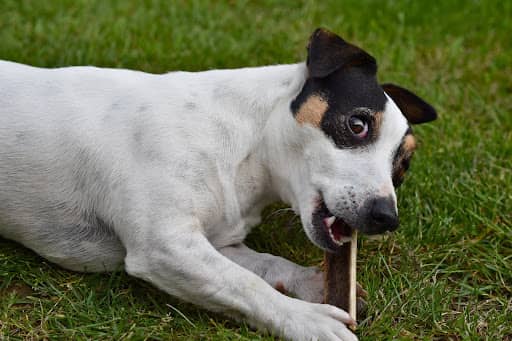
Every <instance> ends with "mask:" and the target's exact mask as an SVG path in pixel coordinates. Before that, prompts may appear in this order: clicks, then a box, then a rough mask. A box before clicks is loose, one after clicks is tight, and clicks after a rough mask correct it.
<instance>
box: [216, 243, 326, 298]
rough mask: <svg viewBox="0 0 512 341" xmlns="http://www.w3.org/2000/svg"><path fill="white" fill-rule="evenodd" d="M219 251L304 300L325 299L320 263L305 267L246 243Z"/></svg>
mask: <svg viewBox="0 0 512 341" xmlns="http://www.w3.org/2000/svg"><path fill="white" fill-rule="evenodd" d="M219 251H220V252H221V253H222V254H223V255H225V256H226V257H228V258H229V259H231V260H232V261H233V262H235V263H237V264H239V265H241V266H243V267H244V268H246V269H248V270H250V271H252V272H254V273H255V274H257V275H258V276H260V277H261V278H263V279H264V280H265V281H266V282H267V283H269V284H270V285H272V286H273V287H274V288H276V289H277V290H279V291H282V292H284V293H287V294H292V295H293V296H296V297H298V298H300V299H301V300H304V301H309V302H314V303H321V302H322V301H323V296H324V294H323V290H324V279H323V273H322V272H321V271H320V269H319V268H317V267H303V266H300V265H298V264H295V263H293V262H290V261H289V260H286V259H284V258H281V257H278V256H274V255H271V254H269V253H259V252H256V251H254V250H252V249H250V248H248V247H247V246H246V245H245V244H237V245H233V246H228V247H224V248H222V249H220V250H219Z"/></svg>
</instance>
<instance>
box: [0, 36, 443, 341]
mask: <svg viewBox="0 0 512 341" xmlns="http://www.w3.org/2000/svg"><path fill="white" fill-rule="evenodd" d="M376 69H377V67H376V63H375V60H374V59H373V58H372V57H371V56H370V55H368V54H367V53H366V52H364V51H363V50H361V49H359V48H357V47H355V46H353V45H350V44H348V43H346V42H345V41H344V40H342V39H341V38H340V37H338V36H336V35H335V34H333V33H330V32H328V31H325V30H321V29H319V30H317V31H315V32H314V33H313V35H312V37H311V39H310V42H309V46H308V60H307V62H306V63H299V64H293V65H277V66H265V67H257V68H244V69H237V70H213V71H206V72H198V73H189V72H171V73H167V74H163V75H154V74H147V73H142V72H137V71H129V70H117V69H100V68H94V67H68V68H59V69H51V70H50V69H41V68H35V67H30V66H25V65H20V64H16V63H12V62H0V221H1V226H0V234H1V235H2V236H3V237H5V238H9V239H12V240H15V241H18V242H20V243H22V244H23V245H25V246H27V247H28V248H30V249H32V250H34V251H36V252H37V253H38V254H40V255H41V256H43V257H45V258H47V259H48V260H50V261H52V262H54V263H56V264H59V265H60V266H62V267H64V268H67V269H71V270H76V271H110V270H115V269H119V268H122V267H123V266H124V269H126V271H127V272H128V273H129V274H131V275H133V276H136V277H139V278H142V279H144V280H146V281H148V282H150V283H152V284H154V285H155V286H157V287H158V288H160V289H162V290H164V291H166V292H167V293H169V294H171V295H174V296H177V297H179V298H181V299H183V300H186V301H189V302H192V303H195V304H197V305H200V306H202V307H204V308H206V309H210V310H213V311H219V312H224V313H226V314H228V315H230V316H233V317H235V318H240V319H244V320H246V321H247V322H248V323H249V324H251V325H252V326H254V327H256V328H262V329H266V330H269V331H271V332H273V333H275V334H276V335H281V336H283V337H285V338H287V339H292V340H354V339H356V337H355V335H354V334H352V333H351V332H350V331H349V330H348V329H347V328H346V326H345V324H351V323H354V321H353V320H352V319H351V318H350V317H349V316H348V314H347V313H346V312H344V311H342V310H340V309H338V308H335V307H333V306H329V305H325V304H320V302H321V301H322V276H321V274H320V272H319V271H318V270H317V269H316V268H313V267H311V268H304V267H301V266H299V265H296V264H293V263H291V262H289V261H287V260H285V259H282V258H280V257H276V256H272V255H269V254H260V253H257V252H255V251H252V250H250V249H249V248H247V247H246V246H245V245H244V244H243V241H244V238H245V237H246V235H247V234H248V232H249V230H250V228H251V227H252V226H254V225H256V224H258V222H259V221H260V212H261V210H262V208H263V207H264V206H266V205H267V204H269V203H270V202H272V201H275V200H282V201H284V202H287V203H289V204H291V206H292V207H293V209H294V210H295V212H297V213H298V214H300V217H301V220H302V225H303V227H304V230H305V232H306V234H307V235H308V237H309V238H310V239H311V241H312V242H313V243H315V244H316V245H318V246H319V247H321V248H323V249H325V250H330V251H336V249H337V247H338V246H339V245H340V244H341V243H343V241H344V240H345V238H346V235H347V230H348V229H350V228H357V229H358V230H360V231H361V232H362V233H369V234H372V233H380V232H383V231H386V230H393V229H395V228H396V227H397V226H398V215H397V209H396V196H395V192H394V187H395V186H397V185H398V184H399V183H400V182H401V180H402V177H403V173H404V171H405V170H406V169H407V166H408V162H409V159H410V157H411V154H412V151H413V149H414V138H413V137H412V135H411V130H410V126H409V123H423V122H427V121H431V120H433V119H434V118H435V117H436V113H435V111H434V109H433V108H432V107H431V106H429V105H428V104H426V103H425V102H424V101H422V100H421V99H419V98H418V97H416V96H415V95H414V94H412V93H410V92H409V91H407V90H405V89H402V88H400V87H397V86H394V85H383V86H380V85H379V84H378V83H377V80H376ZM276 287H279V288H281V289H285V290H286V291H287V292H290V293H293V294H294V296H295V297H297V298H291V297H288V296H286V295H283V294H282V293H280V292H279V291H278V290H276V289H275V288H276Z"/></svg>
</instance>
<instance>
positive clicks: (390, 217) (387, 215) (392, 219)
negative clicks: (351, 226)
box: [370, 197, 398, 232]
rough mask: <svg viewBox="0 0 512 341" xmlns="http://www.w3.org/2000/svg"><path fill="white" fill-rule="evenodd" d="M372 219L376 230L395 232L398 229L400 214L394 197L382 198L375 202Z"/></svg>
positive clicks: (371, 214)
mask: <svg viewBox="0 0 512 341" xmlns="http://www.w3.org/2000/svg"><path fill="white" fill-rule="evenodd" d="M370 217H371V220H372V224H373V225H374V229H376V230H379V231H381V232H384V231H393V230H396V229H397V227H398V214H397V212H396V209H395V201H394V200H393V198H392V197H382V198H376V199H374V200H373V203H372V207H371V210H370Z"/></svg>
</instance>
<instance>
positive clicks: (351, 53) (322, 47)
mask: <svg viewBox="0 0 512 341" xmlns="http://www.w3.org/2000/svg"><path fill="white" fill-rule="evenodd" d="M307 49H308V59H307V66H308V71H309V77H311V78H324V77H327V76H329V75H330V74H331V73H333V72H334V71H336V70H338V69H341V68H347V67H360V68H363V69H364V70H366V71H367V72H369V73H370V74H376V73H377V63H376V61H375V58H373V57H372V56H370V55H369V54H368V53H366V52H365V51H363V50H362V49H360V48H359V47H357V46H354V45H352V44H349V43H347V42H346V41H345V40H343V39H342V38H340V37H339V36H338V35H336V34H334V33H332V32H330V31H327V30H325V29H322V28H318V29H316V30H315V32H313V34H312V35H311V37H310V38H309V44H308V48H307Z"/></svg>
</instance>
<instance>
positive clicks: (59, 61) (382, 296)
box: [0, 0, 512, 340]
mask: <svg viewBox="0 0 512 341" xmlns="http://www.w3.org/2000/svg"><path fill="white" fill-rule="evenodd" d="M214 3H215V5H213V4H210V3H208V2H201V1H176V2H173V3H170V2H168V1H156V0H155V1H149V0H147V1H101V0H97V1H85V0H82V1H77V0H69V1H35V0H34V1H19V0H3V1H2V2H0V58H1V59H9V60H14V61H19V62H23V63H29V64H32V65H37V66H51V67H53V66H63V65H76V64H89V65H98V66H109V67H128V68H134V69H140V70H145V71H149V72H164V71H168V70H177V69H184V70H205V69H211V68H226V67H240V66H247V65H265V64H276V63H291V62H296V61H299V60H303V59H304V58H305V44H306V42H307V38H308V36H309V34H310V33H311V32H312V30H313V29H314V28H316V27H318V26H324V27H327V28H329V29H331V30H333V31H335V32H337V33H339V34H340V35H342V36H343V37H345V38H346V39H348V40H349V41H352V42H355V43H357V44H359V45H361V46H362V47H364V48H365V49H366V50H367V51H369V52H370V53H372V54H373V55H374V56H375V57H376V58H377V60H378V61H379V65H380V70H379V78H380V79H381V80H382V81H393V82H396V83H398V84H401V85H403V86H406V87H409V88H411V89H413V90H414V91H415V92H417V93H419V94H420V95H421V96H423V97H424V98H426V99H428V101H430V102H431V103H432V104H434V105H435V107H436V108H437V109H438V111H439V114H440V118H439V120H438V121H437V122H435V124H431V125H426V126H421V127H417V128H416V129H415V132H416V135H417V136H418V139H419V143H420V148H419V150H418V152H417V155H416V157H415V160H414V161H413V164H412V171H411V172H410V173H409V174H410V175H409V176H408V179H407V181H406V182H405V184H404V185H403V186H402V188H401V189H400V190H399V193H398V194H399V198H400V200H399V207H400V211H401V221H402V227H401V229H400V230H399V231H398V232H397V233H395V234H393V235H392V236H389V237H388V238H387V239H385V240H383V241H370V240H362V241H361V248H360V253H359V257H358V267H359V273H358V276H359V281H360V282H361V283H362V284H363V286H365V287H366V289H367V290H368V291H369V298H368V301H369V311H368V317H367V318H366V319H365V320H364V321H363V322H362V323H361V324H360V327H359V329H358V331H357V333H358V335H359V336H360V337H361V339H363V340H375V339H405V340H409V339H412V340H431V339H453V340H459V339H464V340H466V339H467V340H477V339H478V340H479V339H488V340H501V339H508V340H512V85H511V84H512V83H511V81H510V77H511V75H512V53H511V51H512V39H511V38H510V32H512V2H510V1H451V0H450V1H442V2H441V1H439V2H433V1H405V0H403V1H390V2H382V1H377V0H375V1H372V0H357V1H356V0H348V1H343V4H342V5H340V3H341V2H340V1H335V0H333V1H321V2H302V1H297V0H295V1H271V0H267V1H230V2H224V3H221V2H214ZM0 95H1V94H0ZM249 244H251V245H252V246H253V247H255V248H256V249H258V250H261V251H267V252H272V253H274V254H280V255H283V256H285V257H287V258H289V259H291V260H293V261H296V262H299V263H301V264H318V263H319V262H320V260H321V258H322V253H321V252H320V251H319V250H317V249H316V248H315V247H314V246H312V245H311V244H310V243H309V242H308V241H307V239H306V237H305V236H304V234H303V232H302V231H301V228H300V223H299V220H298V219H296V218H295V217H294V216H293V215H291V214H290V213H289V212H288V211H277V212H275V211H274V210H272V209H269V210H267V218H266V219H265V220H264V223H263V224H262V225H261V226H259V227H258V228H257V229H256V230H255V231H254V233H253V234H251V236H250V237H249ZM259 337H260V336H259V334H257V333H256V332H254V331H252V330H250V329H249V328H248V327H247V326H245V325H242V326H240V325H239V324H236V323H234V322H232V321H230V320H228V319H226V318H224V317H223V316H221V315H215V314H211V313H208V312H206V311H203V310H200V309H197V308H195V307H193V306H191V305H188V304H185V303H182V302H179V301H178V300H176V299H173V298H171V297H169V296H167V295H165V294H163V293H161V292H159V291H158V290H156V289H154V288H152V287H151V286H150V285H148V284H146V283H144V282H142V281H140V280H136V279H133V278H130V277H129V276H127V275H126V274H125V273H115V274H79V273H73V272H68V271H65V270H62V269H60V268H58V267H57V266H54V265H52V264H49V263H48V262H46V261H44V260H43V259H41V258H40V257H38V256H37V255H35V254H34V253H32V252H30V251H28V250H27V249H24V248H23V247H21V246H20V245H17V244H15V243H12V242H9V241H6V240H0V339H12V340H16V339H32V338H35V339H39V338H48V339H133V340H138V339H145V338H148V339H173V340H194V339H196V340H197V339H205V340H239V339H245V340H248V339H251V340H253V339H259ZM262 339H267V340H271V339H272V338H270V337H266V338H264V337H263V338H262Z"/></svg>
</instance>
